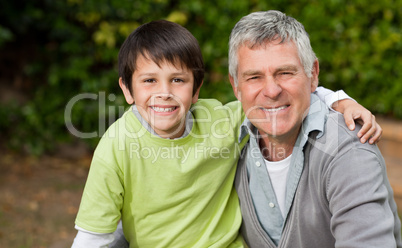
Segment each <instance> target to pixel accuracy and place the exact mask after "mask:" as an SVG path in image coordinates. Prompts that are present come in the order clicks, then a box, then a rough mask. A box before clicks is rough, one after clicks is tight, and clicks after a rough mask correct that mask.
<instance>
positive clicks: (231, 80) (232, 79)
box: [229, 74, 241, 101]
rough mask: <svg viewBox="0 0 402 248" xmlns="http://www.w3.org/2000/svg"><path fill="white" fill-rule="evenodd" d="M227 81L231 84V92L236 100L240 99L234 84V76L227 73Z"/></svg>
mask: <svg viewBox="0 0 402 248" xmlns="http://www.w3.org/2000/svg"><path fill="white" fill-rule="evenodd" d="M229 81H230V84H231V85H232V89H233V93H234V94H235V97H236V98H237V100H239V101H240V100H241V99H240V94H239V92H238V89H237V86H236V84H235V82H234V78H233V77H232V75H230V74H229Z"/></svg>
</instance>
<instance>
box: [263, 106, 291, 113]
mask: <svg viewBox="0 0 402 248" xmlns="http://www.w3.org/2000/svg"><path fill="white" fill-rule="evenodd" d="M285 108H287V106H282V107H279V108H271V109H267V108H264V111H267V112H276V111H279V110H282V109H285Z"/></svg>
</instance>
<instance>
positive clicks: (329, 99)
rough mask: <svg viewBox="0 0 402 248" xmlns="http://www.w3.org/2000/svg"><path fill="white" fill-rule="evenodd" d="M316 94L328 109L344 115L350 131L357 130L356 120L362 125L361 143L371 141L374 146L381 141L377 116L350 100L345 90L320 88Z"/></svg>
mask: <svg viewBox="0 0 402 248" xmlns="http://www.w3.org/2000/svg"><path fill="white" fill-rule="evenodd" d="M316 94H317V96H318V97H319V98H320V99H321V100H322V101H324V102H325V103H326V104H327V106H328V107H330V108H333V109H334V110H335V111H338V112H340V113H342V114H343V116H344V118H345V123H346V125H347V126H348V127H349V129H350V130H354V129H355V120H356V121H357V122H358V123H359V124H361V125H362V128H361V129H360V131H359V132H358V134H357V136H358V137H359V138H360V142H362V143H365V142H366V141H367V140H369V143H370V144H374V143H377V142H378V141H380V139H381V135H382V128H381V127H380V125H379V124H378V123H377V122H376V120H375V116H374V115H372V114H371V112H370V111H369V110H367V109H366V108H364V107H363V106H362V105H360V104H359V103H357V102H356V101H355V100H353V99H352V98H350V97H349V96H348V95H347V94H346V93H345V92H344V91H343V90H338V91H336V92H333V91H332V90H329V89H326V88H324V87H318V88H317V90H316Z"/></svg>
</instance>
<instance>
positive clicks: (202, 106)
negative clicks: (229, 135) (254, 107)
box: [190, 99, 242, 115]
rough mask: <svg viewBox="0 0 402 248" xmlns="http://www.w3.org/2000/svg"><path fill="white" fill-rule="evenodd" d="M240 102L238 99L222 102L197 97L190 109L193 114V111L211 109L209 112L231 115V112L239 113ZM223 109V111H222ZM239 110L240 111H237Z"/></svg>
mask: <svg viewBox="0 0 402 248" xmlns="http://www.w3.org/2000/svg"><path fill="white" fill-rule="evenodd" d="M241 109H242V108H241V103H240V102H239V101H233V102H229V103H227V104H222V103H221V102H220V101H218V100H216V99H199V100H198V101H197V102H196V103H195V104H193V106H192V107H191V109H190V111H191V112H192V113H193V114H194V112H202V111H203V110H204V111H205V110H209V111H213V112H210V114H211V115H213V114H223V113H224V112H226V114H230V115H232V114H233V113H236V114H238V113H240V114H241ZM222 111H224V112H222ZM239 111H240V112H239Z"/></svg>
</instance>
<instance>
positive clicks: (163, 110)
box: [152, 107, 175, 112]
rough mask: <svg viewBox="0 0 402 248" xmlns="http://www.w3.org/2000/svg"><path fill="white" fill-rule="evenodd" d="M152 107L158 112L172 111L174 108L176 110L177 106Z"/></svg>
mask: <svg viewBox="0 0 402 248" xmlns="http://www.w3.org/2000/svg"><path fill="white" fill-rule="evenodd" d="M152 109H153V110H155V111H156V112H172V111H173V110H175V107H171V108H160V107H152Z"/></svg>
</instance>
